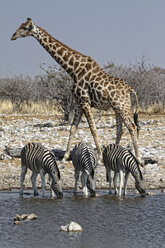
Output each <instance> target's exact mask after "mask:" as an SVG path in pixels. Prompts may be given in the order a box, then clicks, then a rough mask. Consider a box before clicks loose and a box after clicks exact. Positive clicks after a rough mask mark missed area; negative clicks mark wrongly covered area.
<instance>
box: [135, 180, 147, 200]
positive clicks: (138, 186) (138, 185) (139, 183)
mask: <svg viewBox="0 0 165 248" xmlns="http://www.w3.org/2000/svg"><path fill="white" fill-rule="evenodd" d="M135 187H136V189H137V190H138V191H139V193H140V195H141V196H142V197H144V196H145V195H146V192H145V190H144V189H143V182H142V181H136V182H135Z"/></svg>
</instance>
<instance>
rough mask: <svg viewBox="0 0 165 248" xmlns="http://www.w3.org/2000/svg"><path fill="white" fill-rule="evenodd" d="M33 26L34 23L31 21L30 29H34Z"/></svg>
mask: <svg viewBox="0 0 165 248" xmlns="http://www.w3.org/2000/svg"><path fill="white" fill-rule="evenodd" d="M33 28H34V25H33V23H31V24H30V26H29V31H30V30H32V29H33Z"/></svg>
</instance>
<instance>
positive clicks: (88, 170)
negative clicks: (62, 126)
mask: <svg viewBox="0 0 165 248" xmlns="http://www.w3.org/2000/svg"><path fill="white" fill-rule="evenodd" d="M72 162H73V166H74V170H75V175H74V176H75V184H74V192H76V191H77V182H78V179H79V174H80V171H81V184H82V191H83V194H84V195H86V196H87V195H88V190H89V192H90V194H91V196H95V186H96V179H95V168H96V165H97V163H96V156H95V152H94V149H93V148H92V146H90V145H89V144H87V143H85V142H81V143H79V144H77V145H75V147H74V148H73V154H72Z"/></svg>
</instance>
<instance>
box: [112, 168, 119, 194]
mask: <svg viewBox="0 0 165 248" xmlns="http://www.w3.org/2000/svg"><path fill="white" fill-rule="evenodd" d="M118 176H119V173H118V172H114V177H113V185H114V190H115V195H117V194H118V189H117V179H118Z"/></svg>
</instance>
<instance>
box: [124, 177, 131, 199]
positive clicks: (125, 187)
mask: <svg viewBox="0 0 165 248" xmlns="http://www.w3.org/2000/svg"><path fill="white" fill-rule="evenodd" d="M129 175H130V172H127V173H126V174H125V180H124V191H123V195H127V182H128V177H129Z"/></svg>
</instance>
